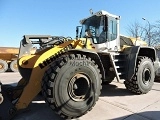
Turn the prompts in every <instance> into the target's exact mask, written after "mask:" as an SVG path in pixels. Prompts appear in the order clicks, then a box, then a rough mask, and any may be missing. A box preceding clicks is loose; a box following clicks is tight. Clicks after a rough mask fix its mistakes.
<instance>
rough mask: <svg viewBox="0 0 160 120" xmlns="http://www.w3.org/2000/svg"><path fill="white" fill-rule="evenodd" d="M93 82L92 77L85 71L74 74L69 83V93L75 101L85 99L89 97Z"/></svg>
mask: <svg viewBox="0 0 160 120" xmlns="http://www.w3.org/2000/svg"><path fill="white" fill-rule="evenodd" d="M90 88H91V84H90V79H89V78H88V76H87V75H86V74H84V73H78V74H76V75H75V76H73V77H72V78H71V80H70V82H69V85H68V94H69V96H70V98H71V99H72V100H74V101H84V100H86V99H87V98H88V93H89V92H90Z"/></svg>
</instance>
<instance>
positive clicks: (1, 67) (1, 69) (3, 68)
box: [0, 60, 8, 73]
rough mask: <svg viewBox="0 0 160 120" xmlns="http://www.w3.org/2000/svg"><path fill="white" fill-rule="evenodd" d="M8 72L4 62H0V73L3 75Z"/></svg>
mask: <svg viewBox="0 0 160 120" xmlns="http://www.w3.org/2000/svg"><path fill="white" fill-rule="evenodd" d="M7 70H8V64H7V62H6V61H4V60H0V73H4V72H6V71H7Z"/></svg>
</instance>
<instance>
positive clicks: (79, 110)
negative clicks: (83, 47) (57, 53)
mask: <svg viewBox="0 0 160 120" xmlns="http://www.w3.org/2000/svg"><path fill="white" fill-rule="evenodd" d="M101 81H102V80H101V74H100V70H99V69H98V66H97V65H96V64H95V62H94V61H93V60H92V59H91V58H87V57H86V56H85V55H81V54H70V55H65V56H62V57H60V58H58V59H57V60H56V61H55V62H54V63H53V64H52V65H51V66H50V67H49V69H48V70H47V71H46V72H45V75H44V77H43V82H42V93H43V95H44V97H45V99H46V102H47V103H48V104H49V106H50V107H51V108H52V109H53V110H54V111H55V112H56V113H57V114H59V115H60V116H61V117H63V118H65V119H73V118H77V117H80V116H82V115H84V114H85V113H87V111H89V110H91V109H92V107H93V106H94V105H95V103H96V101H97V100H98V98H99V95H100V90H101V88H102V87H101Z"/></svg>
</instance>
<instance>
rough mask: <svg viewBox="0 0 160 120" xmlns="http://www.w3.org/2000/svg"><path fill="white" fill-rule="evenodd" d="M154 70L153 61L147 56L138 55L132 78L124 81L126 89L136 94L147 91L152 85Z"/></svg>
mask: <svg viewBox="0 0 160 120" xmlns="http://www.w3.org/2000/svg"><path fill="white" fill-rule="evenodd" d="M154 78H155V71H154V67H153V62H152V61H151V59H150V58H148V57H139V58H138V61H137V66H136V72H135V75H134V76H133V78H132V79H131V80H130V81H128V80H126V81H125V86H126V88H127V89H128V90H130V91H132V92H135V93H137V94H145V93H148V92H149V91H150V90H151V89H152V86H153V83H154Z"/></svg>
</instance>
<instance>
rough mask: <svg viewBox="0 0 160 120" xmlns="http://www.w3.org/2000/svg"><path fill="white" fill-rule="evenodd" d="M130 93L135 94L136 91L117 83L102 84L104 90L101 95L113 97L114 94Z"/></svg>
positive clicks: (124, 94) (126, 94)
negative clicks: (118, 85)
mask: <svg viewBox="0 0 160 120" xmlns="http://www.w3.org/2000/svg"><path fill="white" fill-rule="evenodd" d="M129 95H135V93H132V92H130V91H128V90H127V89H126V88H119V87H117V86H116V85H113V84H109V85H102V91H101V95H100V96H101V97H105V96H112V97H113V96H129Z"/></svg>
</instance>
